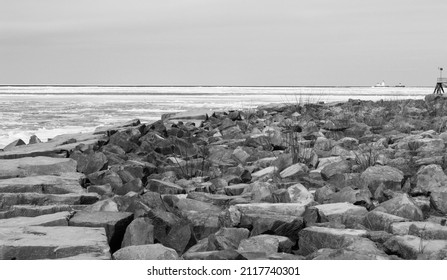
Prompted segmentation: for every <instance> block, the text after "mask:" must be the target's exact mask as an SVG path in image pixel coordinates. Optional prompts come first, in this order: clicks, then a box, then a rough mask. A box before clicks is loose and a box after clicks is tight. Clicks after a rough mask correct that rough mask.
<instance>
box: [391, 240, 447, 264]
mask: <svg viewBox="0 0 447 280" xmlns="http://www.w3.org/2000/svg"><path fill="white" fill-rule="evenodd" d="M384 246H385V248H386V249H387V250H388V251H389V252H390V253H392V254H397V255H399V256H400V257H402V258H403V259H406V260H413V259H416V258H417V257H418V255H422V254H428V255H430V254H436V253H439V252H441V251H445V250H447V240H436V239H432V240H424V239H421V238H420V237H417V236H413V235H401V236H399V235H397V236H393V237H392V238H390V239H389V240H388V241H387V242H385V243H384Z"/></svg>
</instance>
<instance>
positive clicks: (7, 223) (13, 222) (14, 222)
mask: <svg viewBox="0 0 447 280" xmlns="http://www.w3.org/2000/svg"><path fill="white" fill-rule="evenodd" d="M71 215H72V213H70V212H68V211H64V212H57V213H53V214H47V215H42V216H37V217H15V218H10V219H1V220H0V227H27V226H68V219H69V218H70V217H71Z"/></svg>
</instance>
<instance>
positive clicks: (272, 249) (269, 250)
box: [238, 234, 294, 255]
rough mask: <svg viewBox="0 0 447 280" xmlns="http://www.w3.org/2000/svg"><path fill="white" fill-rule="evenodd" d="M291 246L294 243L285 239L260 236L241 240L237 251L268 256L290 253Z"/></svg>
mask: <svg viewBox="0 0 447 280" xmlns="http://www.w3.org/2000/svg"><path fill="white" fill-rule="evenodd" d="M293 245H294V243H293V242H292V241H291V240H290V239H288V238H287V237H284V236H277V235H268V234H262V235H257V236H253V237H250V238H248V239H244V240H242V241H241V242H240V244H239V248H238V251H239V252H240V253H246V252H249V253H256V252H261V253H265V255H270V254H274V253H277V252H286V253H287V252H290V251H291V248H292V246H293Z"/></svg>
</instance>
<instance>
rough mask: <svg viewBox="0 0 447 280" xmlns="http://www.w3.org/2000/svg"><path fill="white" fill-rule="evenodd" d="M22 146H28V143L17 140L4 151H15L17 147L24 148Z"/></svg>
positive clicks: (4, 148)
mask: <svg viewBox="0 0 447 280" xmlns="http://www.w3.org/2000/svg"><path fill="white" fill-rule="evenodd" d="M22 145H26V143H25V142H24V141H23V140H22V139H17V140H15V141H13V142H11V143H9V144H8V145H6V146H5V147H3V151H10V150H13V149H14V148H15V147H17V146H22Z"/></svg>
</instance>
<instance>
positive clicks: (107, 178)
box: [87, 170, 123, 192]
mask: <svg viewBox="0 0 447 280" xmlns="http://www.w3.org/2000/svg"><path fill="white" fill-rule="evenodd" d="M87 178H88V179H89V181H90V182H91V183H92V184H94V185H106V184H110V186H111V187H112V190H113V192H115V191H116V190H119V189H121V188H122V187H123V180H122V179H121V178H120V176H119V175H118V174H117V173H116V172H113V171H112V170H104V171H98V172H94V173H90V174H88V175H87Z"/></svg>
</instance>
